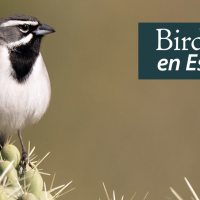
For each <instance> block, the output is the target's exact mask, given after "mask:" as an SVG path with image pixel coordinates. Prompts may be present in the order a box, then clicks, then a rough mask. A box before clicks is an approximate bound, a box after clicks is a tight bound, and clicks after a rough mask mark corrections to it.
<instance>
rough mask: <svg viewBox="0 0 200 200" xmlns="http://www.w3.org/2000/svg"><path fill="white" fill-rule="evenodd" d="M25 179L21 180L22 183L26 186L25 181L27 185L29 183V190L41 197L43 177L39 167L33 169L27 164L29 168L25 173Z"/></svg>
mask: <svg viewBox="0 0 200 200" xmlns="http://www.w3.org/2000/svg"><path fill="white" fill-rule="evenodd" d="M24 178H25V181H24V180H21V181H20V184H21V185H22V186H23V187H25V185H24V182H25V184H26V185H29V184H30V186H29V192H31V193H32V194H34V195H35V196H36V197H37V198H39V196H40V194H41V192H42V189H43V179H42V177H41V175H40V174H39V172H38V170H37V169H32V168H31V167H29V166H27V170H26V172H25V174H24Z"/></svg>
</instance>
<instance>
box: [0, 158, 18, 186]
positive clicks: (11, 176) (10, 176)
mask: <svg viewBox="0 0 200 200" xmlns="http://www.w3.org/2000/svg"><path fill="white" fill-rule="evenodd" d="M9 164H10V162H9V161H1V162H0V174H2V173H3V171H4V170H5V169H6V168H7V167H8V165H9ZM6 176H7V183H8V182H9V183H11V184H9V185H8V187H14V186H17V181H16V179H17V180H18V176H17V170H16V169H15V168H14V167H13V165H11V167H10V169H9V170H8V172H7V174H6Z"/></svg>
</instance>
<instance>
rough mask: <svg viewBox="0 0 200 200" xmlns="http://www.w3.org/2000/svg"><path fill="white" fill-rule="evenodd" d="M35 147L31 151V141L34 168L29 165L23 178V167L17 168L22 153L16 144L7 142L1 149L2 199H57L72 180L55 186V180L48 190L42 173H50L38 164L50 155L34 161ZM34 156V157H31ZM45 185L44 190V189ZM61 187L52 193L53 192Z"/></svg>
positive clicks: (31, 160) (0, 176) (0, 188)
mask: <svg viewBox="0 0 200 200" xmlns="http://www.w3.org/2000/svg"><path fill="white" fill-rule="evenodd" d="M34 149H35V147H34V148H33V149H32V150H31V152H30V142H29V148H28V155H29V157H28V159H29V161H30V162H31V164H32V165H33V169H32V168H30V167H29V166H27V170H26V172H25V174H24V176H23V177H22V178H20V174H21V171H22V169H19V170H17V168H18V165H19V162H20V153H19V150H18V149H17V147H16V146H14V145H12V144H9V142H7V143H6V144H5V146H4V147H3V148H2V149H1V156H0V200H55V199H57V198H58V197H60V196H62V195H63V194H65V193H67V192H69V191H71V190H73V189H74V188H73V189H71V190H69V191H67V192H65V193H62V192H63V190H64V189H65V188H66V187H67V186H68V185H69V184H70V183H71V182H72V181H71V182H69V183H68V184H66V185H61V186H59V187H56V188H52V187H53V182H54V179H55V175H54V176H53V180H52V183H51V187H50V190H49V191H47V190H46V184H45V183H44V181H43V178H42V176H41V174H44V175H49V174H47V173H44V172H41V171H39V170H38V168H37V167H38V165H39V164H40V163H41V162H42V161H43V160H44V159H45V158H46V157H47V156H48V154H49V153H48V154H47V155H46V156H44V158H42V159H41V160H40V161H38V162H36V161H33V160H34V158H35V156H34V155H32V154H33V151H34ZM31 156H32V157H31ZM43 186H44V190H43ZM57 189H60V190H59V191H58V192H57V193H55V194H54V195H52V192H54V191H56V190H57Z"/></svg>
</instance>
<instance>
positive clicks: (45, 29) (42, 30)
mask: <svg viewBox="0 0 200 200" xmlns="http://www.w3.org/2000/svg"><path fill="white" fill-rule="evenodd" d="M54 32H55V30H54V29H53V28H52V27H50V26H48V25H46V24H43V23H41V22H40V25H39V26H38V27H37V29H36V30H34V31H33V33H35V34H36V35H46V34H49V33H54Z"/></svg>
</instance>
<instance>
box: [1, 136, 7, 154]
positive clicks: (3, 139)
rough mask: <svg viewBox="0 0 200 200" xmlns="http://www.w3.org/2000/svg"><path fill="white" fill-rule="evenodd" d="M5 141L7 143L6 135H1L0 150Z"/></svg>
mask: <svg viewBox="0 0 200 200" xmlns="http://www.w3.org/2000/svg"><path fill="white" fill-rule="evenodd" d="M6 141H7V135H6V134H1V135H0V150H1V148H2V147H3V146H4V144H5V143H6Z"/></svg>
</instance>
